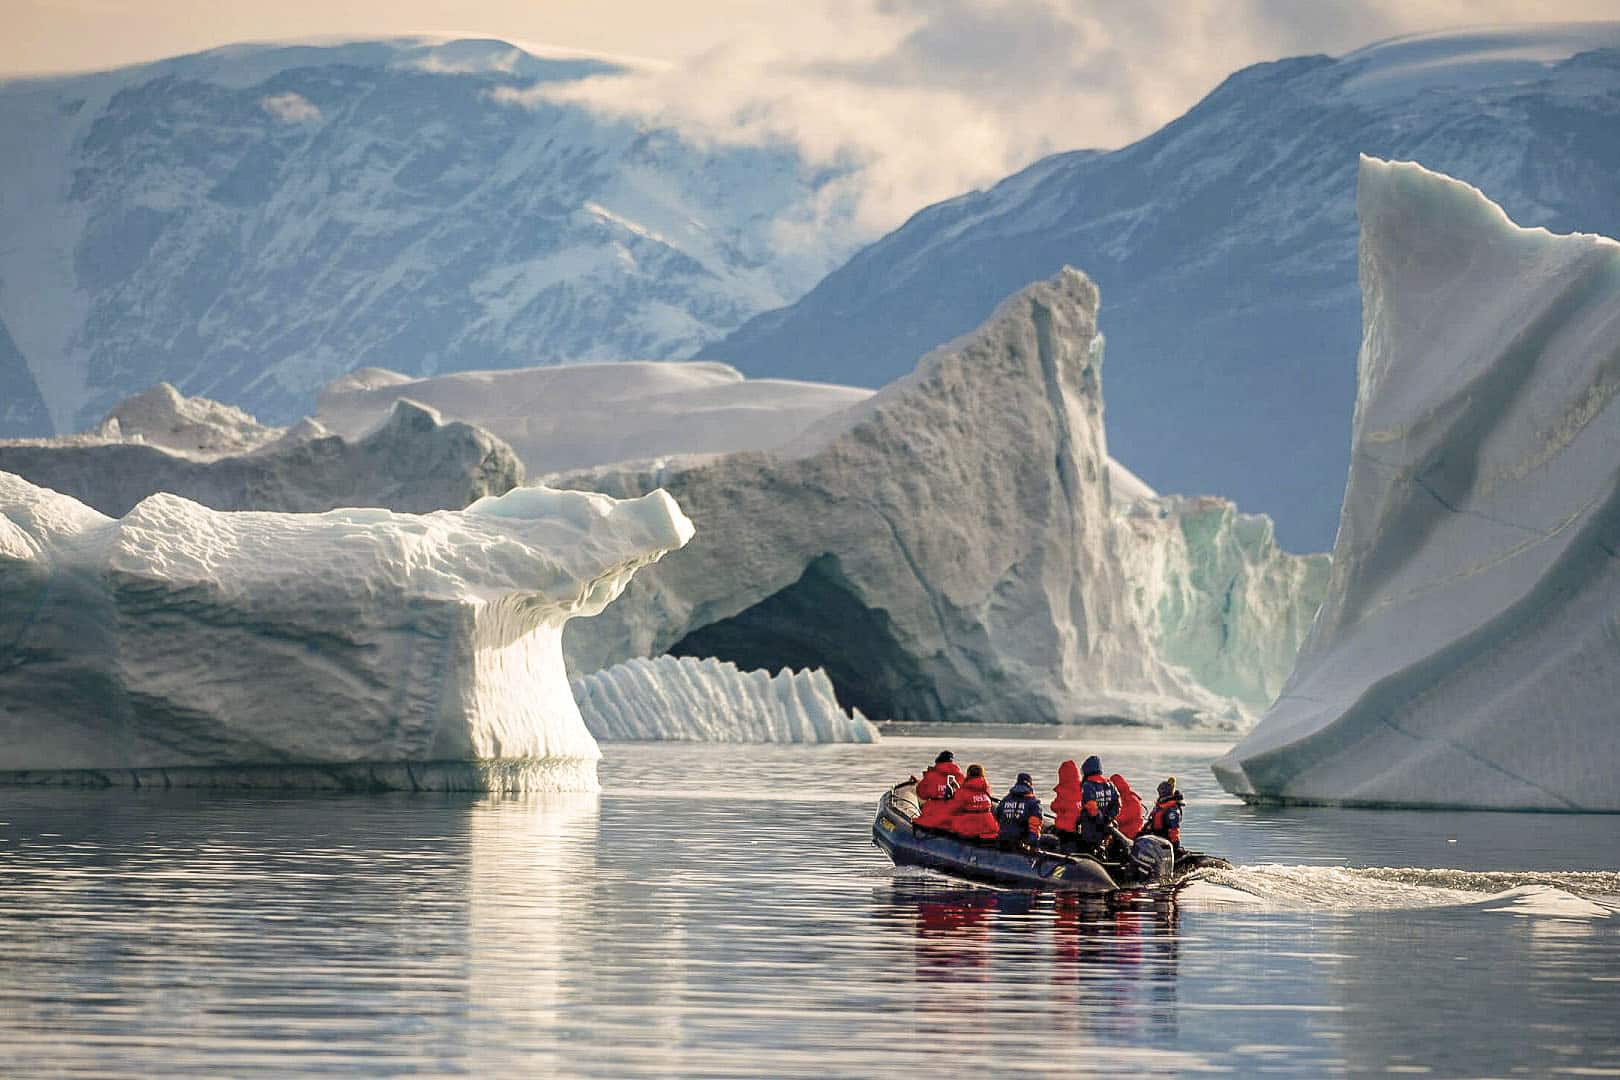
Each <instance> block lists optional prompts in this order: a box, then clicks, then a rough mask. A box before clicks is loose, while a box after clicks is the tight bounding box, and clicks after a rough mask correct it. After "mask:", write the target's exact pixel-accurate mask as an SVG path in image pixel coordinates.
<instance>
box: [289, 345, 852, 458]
mask: <svg viewBox="0 0 1620 1080" xmlns="http://www.w3.org/2000/svg"><path fill="white" fill-rule="evenodd" d="M871 393H872V392H871V391H870V390H861V389H857V388H855V387H851V386H829V385H826V384H821V383H806V382H794V381H790V380H784V379H744V378H743V377H742V375H741V374H739V373H738V372H737V370H736V369H735V368H731V367H727V366H726V365H724V364H706V363H688V364H674V363H636V362H630V361H624V362H620V363H615V364H569V365H566V366H563V367H549V368H520V369H516V370H511V371H467V372H460V373H457V374H454V375H441V376H438V377H436V378H424V379H412V378H409V377H408V376H404V375H400V374H398V373H397V372H392V371H380V370H375V369H370V370H362V371H357V372H354V373H353V374H351V375H346V376H344V377H343V378H341V379H338V380H336V381H335V382H333V383H332V384H331V385H330V386H328V387H327V388H326V389H325V390H323V391H322V392H321V396H320V411H319V413H318V414H317V416H318V420H319V422H320V423H321V424H322V425H323V426H324V427H327V428H330V429H331V430H333V431H336V432H339V433H341V434H345V435H350V436H354V435H358V434H359V433H361V432H364V431H368V430H370V429H371V428H372V427H374V426H375V425H376V424H378V423H379V422H380V421H381V420H382V419H383V418H384V417H386V416H387V415H388V412H389V410H391V409H393V408H394V407H395V403H396V402H398V401H400V400H401V399H409V400H411V401H417V402H421V403H423V404H425V405H429V406H431V407H433V408H435V409H437V410H439V411H440V412H442V413H443V414H444V415H445V416H449V417H453V418H455V419H458V420H465V421H467V422H468V423H472V424H476V425H477V426H479V427H481V428H484V429H486V430H488V431H490V432H491V433H493V434H494V435H496V436H498V437H499V438H501V439H502V440H504V441H505V442H506V443H508V444H509V445H510V446H511V447H512V449H513V450H515V451H516V452H517V453H518V455H519V456H520V457H521V458H522V459H523V462H524V464H525V465H526V466H527V467H528V469H529V471H530V472H531V473H535V474H538V473H541V472H550V471H555V470H557V469H574V468H579V467H581V466H589V465H603V464H607V463H609V462H615V461H634V460H642V459H648V458H655V457H664V456H666V455H671V454H712V453H724V452H729V451H734V450H769V449H773V448H775V447H778V446H781V445H783V444H784V443H786V442H788V441H789V440H791V439H792V438H793V437H794V436H796V435H798V434H799V432H801V431H803V430H804V429H805V428H807V427H809V426H810V424H811V423H813V422H814V421H816V420H819V419H821V418H822V417H824V416H827V415H828V414H830V413H834V412H837V411H839V410H841V409H843V408H846V407H847V406H849V405H852V404H854V403H855V402H858V401H863V400H865V399H866V398H867V397H869V396H871Z"/></svg>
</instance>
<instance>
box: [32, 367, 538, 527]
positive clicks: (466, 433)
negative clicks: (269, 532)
mask: <svg viewBox="0 0 1620 1080" xmlns="http://www.w3.org/2000/svg"><path fill="white" fill-rule="evenodd" d="M379 420H380V423H379V424H378V425H377V426H376V427H375V428H374V429H372V430H368V431H366V432H364V433H362V434H359V435H357V436H356V437H354V438H352V439H351V438H344V437H342V436H338V435H333V434H331V433H330V432H328V431H326V430H324V429H323V428H322V427H321V426H320V425H319V424H314V423H308V422H306V423H304V424H301V425H299V426H297V427H295V428H293V429H291V430H287V429H283V428H272V427H266V426H264V425H261V424H259V423H258V422H257V421H256V420H254V418H253V417H251V416H248V415H247V414H246V413H244V412H242V411H241V410H239V409H235V408H232V407H230V406H228V405H221V404H219V403H218V402H213V401H208V400H207V399H204V398H187V397H184V396H182V395H180V394H179V393H178V392H177V391H175V389H174V388H173V387H171V386H169V385H167V384H163V385H161V386H158V387H156V388H154V389H152V390H150V391H147V392H146V393H143V394H140V395H137V396H136V397H134V398H131V399H130V400H129V401H126V402H124V403H123V404H121V405H119V406H118V407H117V408H116V409H114V410H113V411H112V413H111V414H109V416H108V417H107V418H106V419H105V420H104V421H102V423H101V424H100V425H98V426H97V427H96V429H95V430H93V431H91V432H88V433H86V434H84V435H77V436H69V437H66V438H60V439H40V440H11V441H0V470H3V471H6V472H11V473H15V474H17V475H19V476H21V477H23V478H24V479H26V480H28V481H30V482H31V483H34V484H38V485H40V486H42V487H48V488H51V489H52V490H54V491H59V492H62V493H63V494H65V495H71V496H73V497H74V498H75V499H78V500H79V501H80V502H83V503H86V504H88V505H89V506H91V507H93V508H94V509H96V510H99V511H100V512H101V513H103V514H107V515H110V516H112V517H121V516H123V515H124V514H126V513H128V512H129V511H130V510H131V509H133V508H134V507H135V505H136V504H137V503H139V502H141V501H142V500H143V499H145V498H146V497H147V496H148V495H152V494H155V493H156V492H160V491H166V492H169V493H171V494H175V495H179V496H182V497H184V498H187V499H190V500H192V501H193V502H198V503H201V504H202V505H204V506H207V507H210V508H212V509H214V510H278V511H285V512H290V513H314V512H319V511H322V510H331V509H335V508H337V507H340V506H382V507H387V508H388V509H391V510H399V511H402V512H405V513H426V512H427V511H430V510H460V509H461V508H463V507H465V506H466V505H467V504H468V503H471V502H473V501H474V500H475V499H479V498H482V497H483V496H485V495H499V494H501V493H503V492H505V491H509V490H511V489H512V488H514V487H516V486H517V485H518V484H520V483H522V482H523V463H522V462H521V461H519V460H518V458H517V455H515V454H514V453H513V452H512V450H511V448H510V447H508V446H507V445H506V444H505V443H503V442H502V441H501V440H500V439H498V438H496V437H494V436H493V435H491V434H489V432H487V431H484V430H482V429H480V428H476V427H473V426H471V425H469V424H464V423H461V422H459V421H448V422H447V421H444V420H442V419H441V418H440V417H439V416H438V414H437V413H435V412H434V411H433V410H432V409H429V408H426V407H424V406H422V405H418V404H416V403H414V402H411V401H407V400H399V401H396V402H394V403H393V406H392V409H391V411H389V412H387V413H385V414H383V415H382V416H380V417H379Z"/></svg>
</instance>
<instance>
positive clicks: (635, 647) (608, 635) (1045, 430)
mask: <svg viewBox="0 0 1620 1080" xmlns="http://www.w3.org/2000/svg"><path fill="white" fill-rule="evenodd" d="M1097 302H1098V301H1097V291H1096V289H1095V287H1094V286H1093V285H1092V284H1091V282H1090V281H1089V280H1087V279H1086V277H1085V276H1084V275H1083V274H1080V273H1078V272H1077V271H1073V270H1067V269H1066V270H1065V271H1063V272H1062V273H1061V274H1059V275H1058V276H1057V277H1055V278H1053V279H1051V280H1050V281H1046V282H1041V283H1039V284H1036V285H1033V286H1030V287H1029V288H1027V289H1025V290H1024V291H1023V292H1021V293H1019V294H1018V295H1017V296H1015V297H1013V298H1011V299H1010V300H1008V301H1007V302H1006V303H1004V304H1003V305H1002V307H1001V308H1000V309H999V310H998V311H997V313H996V314H995V315H994V316H993V317H992V318H991V319H990V320H989V321H988V322H987V323H986V324H985V325H984V326H983V327H981V328H980V329H979V330H978V331H976V332H975V333H974V334H971V335H969V336H967V337H965V338H963V339H961V340H960V341H957V342H954V343H952V344H951V345H949V346H947V347H945V348H942V349H939V350H936V351H935V352H933V353H931V354H929V355H928V356H926V357H924V358H923V359H922V360H921V361H920V362H919V364H918V366H917V369H916V370H915V371H914V372H913V373H912V374H910V375H908V376H906V377H905V378H903V379H900V380H898V381H896V382H895V383H893V384H891V385H890V386H888V387H886V388H884V389H883V390H882V391H880V392H878V393H877V394H875V395H873V396H871V397H870V398H867V399H866V400H863V401H860V402H858V403H857V404H855V405H853V406H850V407H849V408H846V409H844V410H841V411H839V412H836V413H831V414H829V415H827V416H826V417H824V418H823V419H822V420H820V421H818V422H817V423H816V424H813V425H812V426H811V427H809V428H808V429H807V430H806V431H805V432H804V433H803V434H801V435H800V436H799V437H798V438H797V439H796V440H794V442H793V443H791V444H789V445H788V446H787V447H784V448H782V449H779V450H777V451H775V452H771V453H749V452H741V453H734V454H729V455H725V456H723V457H720V458H718V459H712V460H697V461H690V460H688V461H681V460H674V461H667V462H659V463H653V464H642V465H636V464H624V465H619V466H607V467H602V468H597V469H591V470H583V471H578V472H572V473H563V474H559V475H555V476H552V477H549V478H548V482H551V483H558V484H561V485H563V486H568V487H586V488H593V489H595V490H600V491H604V492H606V493H609V494H614V495H617V496H620V497H623V496H628V495H633V494H639V493H641V492H643V491H648V490H651V489H653V488H655V487H659V486H667V487H668V489H669V490H670V491H671V493H672V494H674V495H675V496H676V498H677V499H678V500H679V501H680V502H681V505H682V506H683V507H684V508H686V510H687V511H688V512H689V513H690V514H691V515H692V517H693V520H694V521H695V522H696V523H697V525H698V529H699V534H698V539H697V540H695V541H694V542H693V544H692V545H690V546H689V547H688V548H687V549H686V550H685V551H683V552H682V553H681V554H680V555H678V556H676V557H675V558H672V559H670V560H668V561H667V562H665V563H664V564H662V565H660V566H659V567H657V568H656V569H654V570H652V571H651V572H649V573H647V574H644V575H642V576H641V577H639V578H638V579H637V581H636V582H635V583H634V584H632V586H631V588H630V590H629V591H628V593H627V594H626V596H625V598H624V600H623V601H621V603H620V604H618V605H615V607H614V608H612V609H610V610H609V611H608V612H606V613H605V614H604V616H603V617H601V618H599V619H597V620H595V624H596V625H594V626H587V625H586V624H583V623H581V624H580V625H579V626H578V627H577V628H575V629H571V630H570V631H569V633H568V635H567V640H566V649H567V652H568V656H569V661H570V666H571V668H572V670H574V671H576V672H589V671H594V670H597V669H599V668H602V667H606V666H608V665H610V664H613V663H616V662H619V661H621V660H624V659H626V658H627V657H632V656H649V655H656V654H658V653H661V652H666V651H670V652H674V653H676V654H679V655H701V656H715V657H720V658H723V659H728V660H732V661H735V662H736V663H738V664H739V665H740V666H742V667H744V668H767V669H770V670H775V669H777V668H779V667H782V666H784V665H785V666H788V667H793V668H809V667H819V668H823V669H825V670H826V672H827V674H828V676H829V677H830V678H831V680H832V682H833V684H834V685H835V686H836V687H837V689H838V692H839V697H840V700H841V701H843V703H844V704H845V705H853V706H856V707H859V708H860V709H861V710H862V711H864V712H865V713H867V714H868V715H871V716H875V717H878V718H889V717H895V718H903V719H911V720H967V721H1007V722H1059V721H1068V720H1080V719H1094V718H1099V717H1102V718H1121V719H1128V720H1139V721H1158V722H1162V721H1164V720H1166V719H1169V718H1180V719H1183V720H1188V721H1192V720H1202V721H1208V722H1223V723H1241V722H1242V721H1243V719H1244V716H1245V711H1244V706H1243V705H1242V704H1241V702H1240V701H1239V700H1237V699H1234V698H1232V697H1226V696H1222V695H1218V694H1216V693H1214V692H1211V691H1210V690H1208V689H1206V688H1205V687H1203V686H1201V685H1200V684H1199V683H1198V681H1197V679H1196V678H1195V677H1194V676H1193V675H1192V673H1191V672H1190V671H1188V670H1187V669H1185V668H1182V667H1180V666H1177V665H1175V664H1172V663H1169V662H1167V661H1166V660H1165V659H1164V658H1163V657H1162V655H1161V653H1160V650H1159V648H1158V645H1157V634H1158V632H1159V629H1158V628H1159V626H1160V624H1161V621H1162V622H1164V623H1165V624H1166V625H1169V624H1172V623H1174V622H1175V620H1174V619H1169V618H1162V617H1161V616H1160V615H1158V614H1157V613H1156V608H1157V605H1158V597H1159V595H1160V592H1158V591H1155V592H1153V594H1152V597H1151V598H1148V594H1147V592H1145V591H1144V592H1139V591H1138V582H1136V581H1133V580H1132V578H1131V573H1132V570H1131V569H1130V567H1131V565H1132V563H1131V560H1133V559H1138V560H1146V561H1149V562H1153V561H1154V560H1155V559H1157V560H1158V562H1156V563H1155V565H1159V564H1160V563H1163V562H1167V561H1173V557H1172V556H1170V555H1168V554H1160V555H1157V556H1148V555H1146V554H1140V553H1132V554H1130V555H1127V554H1126V553H1125V552H1124V551H1123V550H1122V545H1123V544H1126V543H1129V542H1131V534H1130V533H1129V532H1128V531H1126V530H1123V529H1122V527H1121V523H1120V518H1119V517H1118V514H1119V513H1120V510H1119V507H1117V506H1116V505H1115V504H1114V503H1113V501H1112V500H1111V498H1110V495H1111V480H1110V472H1111V471H1112V470H1111V468H1110V462H1109V458H1108V455H1107V447H1106V445H1105V438H1104V434H1103V425H1102V396H1101V389H1100V381H1099V379H1100V365H1101V361H1102V339H1101V337H1100V336H1099V335H1098V333H1097V329H1096V314H1097ZM1125 476H1126V477H1127V478H1128V474H1125ZM1131 487H1132V488H1133V489H1134V492H1133V493H1134V494H1137V495H1142V494H1146V495H1148V496H1151V492H1147V491H1146V489H1145V488H1142V486H1141V485H1140V483H1139V482H1132V483H1131ZM1166 532H1168V530H1166ZM1153 543H1155V544H1159V545H1161V546H1166V545H1168V544H1169V540H1168V538H1167V537H1166V538H1160V539H1155V540H1154V541H1153ZM1251 546H1258V545H1251ZM1200 557H1202V556H1200ZM1279 557H1282V558H1285V559H1286V558H1288V557H1287V556H1280V553H1279ZM1178 565H1179V564H1178ZM1222 585H1223V586H1224V585H1225V581H1224V580H1223V582H1222ZM1196 587H1198V586H1195V585H1191V584H1189V588H1196ZM1150 610H1152V611H1154V612H1155V613H1154V614H1152V615H1151V616H1150V615H1147V614H1145V612H1148V611H1150ZM1184 621H1185V622H1187V623H1191V622H1193V621H1196V619H1195V617H1192V616H1188V617H1186V618H1185V619H1184ZM1183 636H1184V637H1186V638H1188V639H1191V638H1192V637H1193V636H1194V633H1193V632H1192V631H1191V630H1188V631H1185V632H1184V633H1183ZM1183 651H1184V652H1186V653H1187V654H1189V655H1191V654H1192V653H1193V652H1194V651H1195V649H1194V648H1193V646H1191V645H1188V646H1186V647H1185V648H1184V649H1183ZM1217 651H1219V650H1218V649H1212V650H1210V652H1211V654H1212V653H1213V652H1217ZM1202 659H1203V660H1205V661H1207V664H1208V666H1209V667H1210V668H1211V670H1212V671H1214V670H1217V669H1220V668H1221V663H1220V662H1219V661H1216V660H1214V659H1212V655H1210V656H1203V657H1202ZM1237 662H1239V661H1237V660H1234V661H1232V662H1231V663H1234V664H1235V663H1237ZM1228 681H1229V682H1231V681H1233V680H1232V679H1231V678H1228ZM1245 693H1249V691H1248V690H1245Z"/></svg>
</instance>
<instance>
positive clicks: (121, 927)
mask: <svg viewBox="0 0 1620 1080" xmlns="http://www.w3.org/2000/svg"><path fill="white" fill-rule="evenodd" d="M1054 734H1055V733H1053V732H1050V731H1048V732H1043V733H1040V734H1039V735H1038V737H1032V736H1029V735H1027V734H1024V733H1014V732H1005V733H999V734H998V733H980V734H978V737H975V738H967V737H964V736H963V735H961V734H960V733H959V732H952V733H946V734H938V733H922V732H919V733H916V734H910V735H900V736H891V737H889V738H887V739H886V740H885V741H884V742H883V743H881V744H880V745H878V746H875V747H842V746H841V747H719V746H693V745H675V744H663V745H654V744H628V745H626V744H621V745H610V746H607V747H606V748H605V749H606V752H607V759H606V760H605V761H604V762H603V766H602V780H603V785H604V788H605V790H604V792H603V793H602V794H601V795H600V796H596V795H590V796H527V797H515V798H510V797H509V798H501V797H477V796H464V797H452V796H421V795H414V796H405V795H392V796H343V797H331V796H309V795H298V796H275V797H268V796H264V795H246V794H243V795H238V794H211V793H202V792H157V791H151V790H142V791H105V792H85V791H31V790H5V791H0V1073H3V1074H4V1075H7V1076H34V1075H50V1076H79V1075H97V1076H105V1075H153V1074H164V1075H209V1076H244V1075H251V1074H279V1075H286V1074H314V1073H324V1072H346V1073H356V1072H359V1073H364V1074H367V1075H391V1074H412V1073H414V1074H425V1075H490V1074H495V1073H497V1072H501V1073H507V1074H513V1075H556V1076H601V1077H630V1076H817V1077H820V1076H845V1075H847V1076H863V1075H879V1074H886V1075H894V1074H895V1073H896V1072H897V1071H899V1072H907V1073H914V1072H933V1073H936V1074H939V1070H940V1069H941V1068H943V1069H944V1072H943V1074H941V1075H962V1074H965V1073H968V1072H969V1071H971V1070H977V1071H981V1072H984V1073H986V1074H995V1075H999V1074H1011V1073H1015V1072H1016V1073H1020V1074H1023V1075H1031V1076H1033V1075H1047V1076H1069V1075H1072V1076H1080V1075H1086V1076H1092V1075H1096V1074H1097V1073H1098V1072H1099V1071H1100V1070H1112V1071H1114V1072H1115V1073H1116V1074H1118V1075H1157V1074H1171V1073H1176V1074H1186V1073H1197V1072H1238V1073H1244V1074H1250V1073H1261V1072H1266V1073H1275V1074H1279V1075H1332V1074H1346V1073H1348V1074H1361V1073H1383V1072H1389V1071H1394V1072H1397V1073H1423V1072H1428V1073H1431V1074H1433V1075H1496V1076H1501V1075H1538V1076H1539V1075H1556V1074H1559V1073H1567V1074H1570V1075H1584V1076H1592V1075H1620V926H1617V923H1620V918H1616V917H1611V913H1612V912H1613V911H1615V910H1617V909H1620V875H1616V873H1615V872H1614V871H1615V869H1616V867H1620V838H1617V834H1616V825H1617V824H1620V821H1617V819H1615V818H1612V817H1573V816H1554V815H1507V814H1437V813H1424V814H1418V813H1393V812H1392V813H1377V812H1370V811H1337V810H1325V809H1297V810H1262V809H1249V808H1246V807H1244V806H1242V805H1241V804H1239V803H1237V802H1236V801H1234V800H1232V799H1230V798H1228V797H1226V796H1224V795H1222V794H1220V793H1219V792H1218V791H1217V790H1216V788H1215V787H1214V784H1213V781H1212V780H1211V779H1210V778H1209V774H1208V770H1207V767H1206V766H1207V762H1208V761H1209V760H1211V759H1212V758H1214V757H1215V756H1217V755H1218V754H1219V753H1220V752H1221V751H1222V750H1224V749H1225V744H1224V743H1222V742H1213V741H1199V740H1187V739H1175V738H1167V737H1166V738H1160V737H1144V736H1138V735H1130V734H1121V733H1119V732H1109V733H1104V734H1097V733H1091V734H1088V735H1082V734H1078V733H1072V732H1071V733H1067V736H1068V737H1067V738H1066V739H1065V740H1062V741H1060V740H1059V739H1056V738H1054V737H1053V735H1054ZM942 745H945V746H949V747H950V748H951V749H953V750H955V751H956V753H957V757H958V760H959V761H962V762H967V761H982V762H983V763H984V764H985V765H986V767H987V768H988V769H989V772H990V775H991V778H992V780H993V782H994V784H995V786H996V787H997V788H998V789H1004V788H1005V786H1006V784H1007V782H1008V781H1010V780H1011V778H1012V776H1013V774H1014V773H1015V772H1017V771H1018V770H1020V769H1028V770H1030V771H1032V772H1034V773H1035V774H1036V777H1037V780H1038V782H1040V783H1041V785H1042V786H1043V787H1044V788H1050V786H1051V783H1052V780H1053V778H1054V777H1055V774H1056V770H1057V764H1058V762H1059V761H1061V760H1062V759H1063V758H1064V757H1069V756H1073V757H1079V756H1081V755H1082V754H1084V753H1089V752H1097V753H1100V754H1102V755H1103V761H1104V765H1105V766H1106V767H1107V769H1108V771H1110V772H1112V771H1116V770H1117V771H1122V772H1124V773H1125V774H1126V775H1127V776H1129V777H1131V778H1132V780H1133V781H1134V782H1136V783H1137V786H1138V787H1140V788H1143V789H1145V790H1148V791H1151V790H1152V783H1153V782H1154V780H1156V779H1157V778H1159V777H1161V776H1162V775H1164V774H1165V773H1175V774H1177V775H1178V776H1179V777H1180V778H1181V781H1182V786H1183V788H1184V789H1185V790H1186V791H1187V793H1188V796H1189V799H1190V808H1189V820H1188V827H1187V830H1186V833H1187V836H1186V837H1185V839H1187V840H1188V841H1190V844H1191V846H1194V847H1202V848H1206V849H1208V850H1211V851H1216V852H1221V853H1225V854H1227V855H1229V856H1230V857H1231V858H1232V859H1233V861H1234V862H1236V863H1238V864H1240V865H1239V869H1237V870H1235V871H1232V872H1230V873H1223V874H1220V875H1216V876H1215V877H1213V878H1212V879H1210V880H1206V881H1201V882H1198V883H1196V884H1195V885H1193V886H1191V887H1190V888H1188V889H1187V890H1185V891H1184V892H1183V893H1182V895H1181V898H1180V899H1179V900H1178V901H1177V902H1176V903H1174V904H1171V903H1164V902H1159V903H1151V902H1145V901H1143V902H1135V903H1123V904H1113V905H1109V904H1105V903H1096V902H1091V903H1077V902H1073V901H1067V900H1064V899H1062V898H1054V897H1052V896H1049V895H1030V894H1025V893H1017V892H997V891H994V890H987V889H980V888H972V887H967V886H963V885H958V884H953V883H951V882H949V881H947V880H945V879H943V878H938V877H932V876H927V875H921V874H910V873H908V874H896V873H895V872H894V870H893V869H892V867H890V866H889V864H888V862H887V860H886V859H885V858H884V857H883V856H882V854H881V853H880V852H879V851H878V850H877V849H876V848H874V847H873V846H872V845H871V842H870V829H871V819H872V811H873V807H874V803H875V800H876V796H877V794H878V792H879V791H880V790H881V789H882V788H883V787H884V786H885V785H886V784H888V783H892V782H893V781H895V780H897V779H903V778H904V777H905V775H906V774H908V773H915V772H920V771H921V769H922V767H923V765H924V764H925V763H926V762H928V761H931V760H932V759H933V754H934V752H935V751H936V750H937V749H939V748H940V746H942ZM929 1062H932V1063H933V1064H932V1065H930V1064H929Z"/></svg>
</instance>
